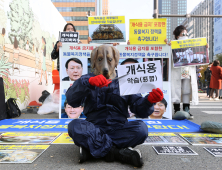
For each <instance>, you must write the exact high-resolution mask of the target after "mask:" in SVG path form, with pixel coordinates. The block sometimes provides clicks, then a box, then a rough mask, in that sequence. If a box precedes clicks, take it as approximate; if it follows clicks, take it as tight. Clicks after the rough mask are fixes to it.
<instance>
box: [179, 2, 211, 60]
mask: <svg viewBox="0 0 222 170" xmlns="http://www.w3.org/2000/svg"><path fill="white" fill-rule="evenodd" d="M190 14H191V15H214V0H204V1H202V2H200V3H199V4H198V5H197V6H196V7H195V8H194V9H193V10H192V11H191V13H190ZM182 24H183V25H185V26H186V27H187V30H188V33H189V38H197V37H206V38H207V42H208V45H209V49H208V50H209V59H210V61H212V60H213V56H214V20H213V18H207V17H206V18H196V17H195V18H194V17H193V18H192V17H191V18H187V19H185V20H184V21H183V22H182Z"/></svg>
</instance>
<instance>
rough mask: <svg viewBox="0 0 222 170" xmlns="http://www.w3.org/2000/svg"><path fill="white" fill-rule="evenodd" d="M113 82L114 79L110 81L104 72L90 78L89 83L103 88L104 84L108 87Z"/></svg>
mask: <svg viewBox="0 0 222 170" xmlns="http://www.w3.org/2000/svg"><path fill="white" fill-rule="evenodd" d="M111 82H112V81H108V80H107V79H106V78H105V77H104V76H103V75H102V74H100V75H98V76H95V77H90V78H89V84H91V85H92V86H97V87H99V88H102V87H104V86H106V87H107V86H108V85H109V84H110V83H111Z"/></svg>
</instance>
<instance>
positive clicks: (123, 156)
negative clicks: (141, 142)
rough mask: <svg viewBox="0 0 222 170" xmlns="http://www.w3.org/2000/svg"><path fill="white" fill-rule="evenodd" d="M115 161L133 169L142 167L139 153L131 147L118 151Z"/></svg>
mask: <svg viewBox="0 0 222 170" xmlns="http://www.w3.org/2000/svg"><path fill="white" fill-rule="evenodd" d="M117 160H119V161H121V162H122V163H128V164H131V165H133V166H135V167H142V166H143V159H142V155H141V153H140V151H139V150H138V149H133V148H131V147H128V148H124V149H120V151H119V154H118V156H117Z"/></svg>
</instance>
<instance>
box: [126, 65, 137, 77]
mask: <svg viewBox="0 0 222 170" xmlns="http://www.w3.org/2000/svg"><path fill="white" fill-rule="evenodd" d="M126 68H128V69H129V70H128V72H127V74H129V73H130V71H131V74H134V75H135V74H136V69H135V65H131V66H126Z"/></svg>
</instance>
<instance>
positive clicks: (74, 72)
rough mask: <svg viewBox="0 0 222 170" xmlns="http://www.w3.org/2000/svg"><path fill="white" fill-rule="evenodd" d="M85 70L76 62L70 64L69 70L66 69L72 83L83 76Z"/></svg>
mask: <svg viewBox="0 0 222 170" xmlns="http://www.w3.org/2000/svg"><path fill="white" fill-rule="evenodd" d="M82 71H83V68H82V66H81V64H79V63H76V62H75V61H70V62H69V63H68V68H67V69H66V73H67V74H68V76H69V78H70V80H71V81H76V80H77V79H78V78H80V77H81V76H82Z"/></svg>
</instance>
